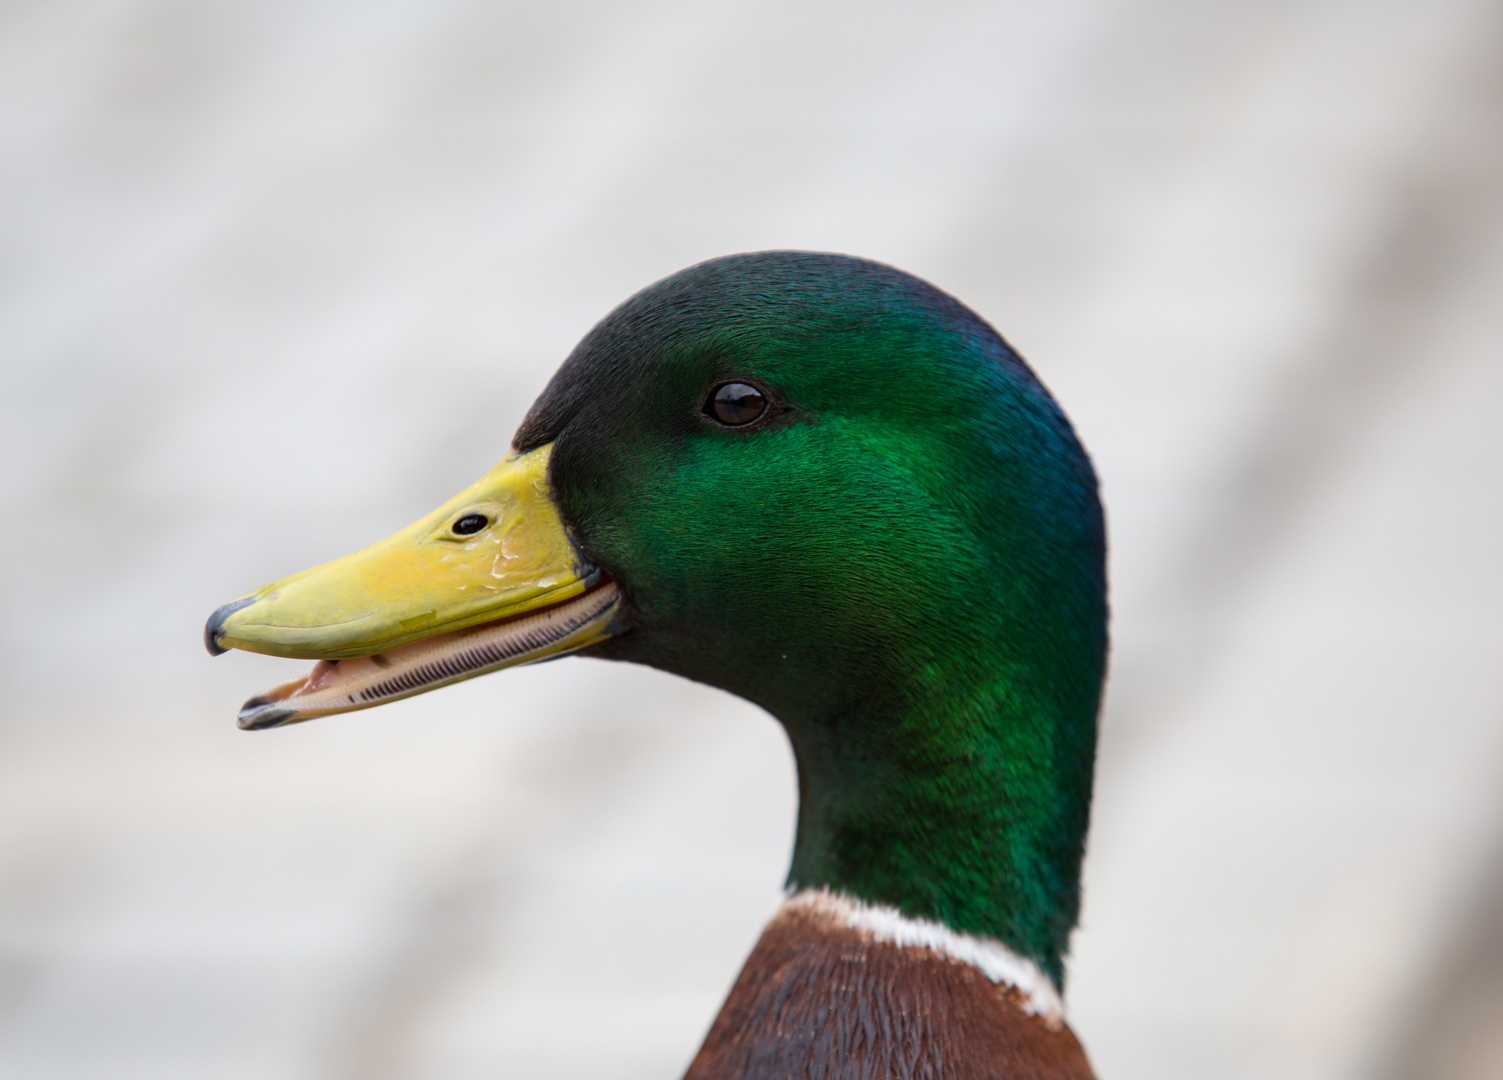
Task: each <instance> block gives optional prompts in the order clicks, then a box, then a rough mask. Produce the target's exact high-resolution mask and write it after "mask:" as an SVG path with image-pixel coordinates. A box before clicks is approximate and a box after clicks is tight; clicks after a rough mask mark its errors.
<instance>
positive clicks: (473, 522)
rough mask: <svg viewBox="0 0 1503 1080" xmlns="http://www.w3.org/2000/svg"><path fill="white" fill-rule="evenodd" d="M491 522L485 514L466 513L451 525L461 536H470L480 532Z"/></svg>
mask: <svg viewBox="0 0 1503 1080" xmlns="http://www.w3.org/2000/svg"><path fill="white" fill-rule="evenodd" d="M490 523H491V519H490V518H488V517H486V516H485V515H484V514H466V515H465V516H464V517H462V518H460V519H459V520H458V521H456V522H455V523H454V524H453V525H451V526H450V528H452V529H453V530H454V531H455V532H456V533H458V534H459V535H460V536H469V535H471V534H472V533H478V532H479V531H480V530H481V529H483V528H485V527H486V526H487V525H489V524H490Z"/></svg>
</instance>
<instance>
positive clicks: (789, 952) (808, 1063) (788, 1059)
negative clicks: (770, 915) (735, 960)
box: [684, 908, 1093, 1080]
mask: <svg viewBox="0 0 1503 1080" xmlns="http://www.w3.org/2000/svg"><path fill="white" fill-rule="evenodd" d="M806 1077H807V1078H809V1080H815V1078H818V1080H910V1078H913V1080H920V1078H922V1080H942V1078H954V1080H990V1078H993V1077H996V1078H1004V1077H1005V1078H1007V1080H1093V1074H1092V1072H1091V1066H1090V1064H1089V1063H1088V1062H1087V1061H1086V1056H1085V1052H1084V1051H1083V1050H1082V1049H1081V1047H1080V1043H1079V1042H1078V1041H1076V1039H1075V1036H1074V1034H1073V1033H1071V1031H1070V1029H1069V1028H1068V1027H1067V1026H1065V1025H1064V1024H1063V1023H1058V1022H1055V1023H1052V1024H1051V1023H1050V1022H1049V1021H1047V1020H1045V1019H1044V1018H1042V1017H1039V1016H1031V1015H1029V1014H1028V1013H1027V1012H1025V1011H1024V1009H1023V997H1022V995H1021V994H1019V993H1018V992H1017V991H1016V990H1012V989H1009V988H1006V987H1002V986H997V985H995V984H993V983H992V982H991V981H990V980H989V979H988V978H987V977H986V976H985V975H983V974H982V973H981V972H980V971H979V970H977V969H976V968H974V967H972V966H971V965H970V964H966V963H963V962H961V961H959V960H954V959H951V958H950V957H948V956H945V955H942V954H940V953H938V952H934V951H931V950H930V949H927V948H922V947H914V946H904V945H895V944H892V943H890V942H886V941H879V940H876V939H875V938H874V937H873V936H872V935H870V934H868V933H865V932H863V931H861V930H857V929H851V928H850V927H848V926H845V925H842V924H840V923H838V922H836V921H834V920H831V919H829V918H827V917H822V916H821V914H820V913H819V912H818V911H817V910H810V909H798V908H792V909H790V908H785V909H784V910H783V911H781V912H779V914H778V915H777V917H776V918H774V919H773V920H772V922H770V923H769V924H768V925H767V929H766V930H764V931H763V932H762V938H761V940H760V941H758V942H757V947H756V948H755V949H753V950H752V954H751V957H750V958H749V959H748V960H747V961H746V966H745V967H744V968H743V969H742V970H741V975H740V977H739V978H737V980H736V985H735V986H734V987H732V988H731V993H730V996H729V997H728V998H727V999H726V1002H725V1006H724V1007H723V1008H722V1009H721V1010H720V1015H719V1016H718V1017H716V1019H715V1023H714V1025H713V1026H712V1027H711V1028H710V1034H709V1036H708V1037H707V1038H706V1039H705V1043H704V1046H702V1047H701V1048H700V1051H699V1054H698V1056H697V1057H695V1059H694V1063H693V1064H692V1065H690V1066H689V1071H688V1073H687V1074H686V1075H685V1078H684V1080H794V1078H799V1080H802V1078H806Z"/></svg>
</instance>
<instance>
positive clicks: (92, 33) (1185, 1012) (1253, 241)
mask: <svg viewBox="0 0 1503 1080" xmlns="http://www.w3.org/2000/svg"><path fill="white" fill-rule="evenodd" d="M769 247H800V248H816V249H829V250H836V251H846V252H853V253H858V254H862V255H866V256H870V257H873V258H877V259H881V260H885V261H888V262H892V263H895V264H897V265H899V266H902V267H904V268H906V269H908V270H911V271H913V272H915V273H918V274H920V275H922V276H924V277H926V278H928V279H930V280H931V281H933V282H935V283H936V284H938V285H939V286H941V287H942V288H945V289H947V290H949V291H951V292H953V293H954V294H956V295H957V296H959V297H960V298H961V299H963V300H964V301H966V302H967V303H969V304H970V305H971V306H973V307H974V308H975V309H976V310H978V311H979V312H981V313H982V314H983V315H984V316H986V317H987V318H989V319H990V320H992V321H993V322H994V323H995V324H996V325H997V326H998V327H999V328H1000V329H1001V330H1002V332H1003V333H1004V334H1005V335H1006V336H1007V337H1008V338H1009V339H1011V340H1012V341H1013V343H1014V344H1016V345H1017V346H1018V348H1019V349H1020V350H1021V351H1022V352H1023V353H1024V354H1025V355H1026V356H1027V357H1029V359H1030V360H1031V362H1032V363H1033V364H1034V366H1035V367H1036V368H1037V370H1038V371H1039V372H1040V374H1041V375H1042V377H1043V378H1044V380H1045V381H1046V382H1047V383H1048V384H1049V385H1050V386H1051V387H1052V388H1053V390H1054V391H1055V393H1056V394H1057V395H1058V397H1059V398H1060V400H1061V401H1062V402H1063V404H1064V406H1065V408H1066V409H1067V411H1068V412H1069V413H1070V415H1071V416H1072V417H1073V418H1074V420H1075V422H1076V424H1077V425H1078V427H1079V429H1080V431H1081V433H1082V435H1083V437H1084V439H1085V441H1086V443H1087V444H1088V445H1089V447H1090V448H1091V450H1092V452H1093V453H1094V455H1095V459H1096V462H1097V465H1098V467H1099V470H1100V473H1101V476H1102V480H1103V485H1104V491H1105V497H1106V500H1107V503H1108V506H1109V511H1110V520H1111V527H1112V541H1113V556H1112V566H1113V575H1114V602H1115V634H1116V642H1117V645H1116V651H1115V659H1114V666H1113V673H1112V683H1111V688H1110V692H1109V697H1108V702H1107V708H1106V713H1105V716H1104V726H1103V740H1102V749H1101V759H1100V774H1099V792H1098V798H1097V802H1096V810H1095V824H1094V828H1093V831H1092V834H1091V840H1090V852H1089V858H1088V863H1087V875H1086V896H1085V916H1084V923H1083V928H1082V930H1081V931H1080V933H1079V935H1078V936H1077V938H1076V942H1075V950H1074V957H1073V960H1072V963H1071V966H1070V983H1069V1006H1070V1010H1071V1016H1072V1022H1073V1023H1074V1025H1075V1027H1076V1029H1077V1031H1078V1032H1079V1033H1080V1035H1081V1037H1082V1039H1083V1040H1084V1042H1085V1044H1086V1045H1087V1047H1088V1048H1089V1051H1090V1053H1091V1055H1092V1057H1093V1059H1094V1061H1095V1063H1096V1065H1097V1068H1098V1070H1099V1072H1100V1074H1101V1076H1102V1077H1103V1080H1130V1078H1140V1077H1141V1078H1150V1077H1151V1078H1154V1080H1165V1078H1171V1080H1172V1078H1184V1080H1200V1078H1204V1077H1218V1078H1222V1080H1242V1078H1247V1080H1252V1078H1280V1080H1304V1078H1309V1080H1317V1078H1319V1080H1338V1078H1343V1080H1344V1078H1352V1080H1358V1078H1363V1080H1368V1078H1370V1080H1409V1078H1421V1077H1423V1078H1426V1080H1453V1078H1455V1080H1459V1078H1467V1080H1482V1078H1484V1077H1485V1078H1489V1080H1496V1078H1497V1077H1499V1076H1503V629H1500V626H1503V621H1500V614H1503V570H1500V556H1503V498H1500V496H1503V355H1500V353H1503V349H1500V335H1503V6H1500V5H1499V4H1498V3H1497V2H1496V0H1425V2H1423V3H1422V2H1420V0H1403V2H1392V0H1238V2H1215V0H1211V2H1206V0H1049V2H1034V3H1000V2H996V0H985V2H974V3H960V2H936V0H929V2H926V3H922V4H920V3H902V4H899V3H883V2H872V0H866V2H863V3H848V4H847V3H832V2H827V0H800V2H797V3H782V2H775V0H774V2H761V3H746V2H726V0H643V2H636V3H598V2H597V3H588V2H581V3H570V4H562V3H561V4H544V3H538V2H533V3H498V2H480V0H381V2H374V3H370V2H368V3H338V2H319V0H299V2H297V3H288V2H281V0H270V2H267V0H263V2H259V3H248V2H242V3H209V2H194V0H30V2H26V0H13V2H9V3H5V4H4V5H3V6H0V499H3V507H4V510H3V531H0V596H3V611H0V695H3V696H0V1076H3V1077H7V1078H9V1077H16V1078H27V1080H31V1078H48V1080H50V1078H59V1080H115V1078H122V1080H123V1078H142V1080H148V1078H149V1080H173V1078H184V1080H187V1078H192V1080H201V1078H204V1077H213V1078H215V1080H241V1078H243V1080H304V1078H306V1080H419V1078H435V1080H437V1078H443V1080H468V1078H477V1080H478V1078H480V1077H518V1078H528V1080H533V1078H544V1080H547V1078H557V1080H564V1078H596V1077H609V1078H613V1080H622V1078H624V1080H636V1078H643V1080H646V1078H651V1077H674V1076H676V1075H677V1074H678V1070H680V1069H682V1068H683V1066H684V1065H685V1064H686V1062H687V1061H688V1059H689V1058H690V1056H691V1055H692V1053H693V1051H694V1050H695V1049H696V1047H697V1045H698V1042H699V1039H700V1037H701V1036H702V1034H703V1032H704V1031H705V1029H706V1027H707V1025H708V1023H709V1021H710V1019H711V1017H712V1016H713V1015H714V1013H715V1011H716V1009H717V1007H718V1005H719V1002H720V999H721V997H722V995H723V994H724V992H725V991H726V989H727V987H728V986H729V984H730V981H731V979H732V978H733V976H734V975H735V973H736V971H737V968H738V967H739V964H740V961H741V959H742V958H743V956H744V955H745V953H746V952H747V950H748V949H749V948H750V946H751V944H752V942H753V940H754V939H755V937H756V934H757V932H758V930H759V928H760V925H761V923H762V921H763V920H764V919H765V918H766V917H767V916H768V915H769V914H770V912H771V911H772V910H773V908H774V907H775V905H776V903H777V901H778V898H779V890H780V885H781V881H782V874H783V871H784V868H785V865H786V859H787V856H788V852H789V848H790V841H791V829H792V820H793V812H794V778H793V771H792V762H791V759H790V755H789V751H788V748H787V745H786V743H785V741H784V738H783V736H782V733H781V731H780V730H779V728H778V727H777V725H776V724H775V722H773V721H772V720H771V719H770V718H768V717H767V716H765V715H763V714H761V713H759V712H758V711H757V710H756V709H754V708H752V707H750V706H748V705H746V704H744V703H742V702H740V701H737V700H735V699H732V698H730V697H728V696H726V695H724V694H721V693H719V692H717V691H712V690H709V689H706V688H703V687H698V686H694V685H690V684H688V683H685V682H682V681H679V680H675V679H673V678H671V677H668V676H665V675H661V674H658V673H655V672H650V671H643V670H633V669H628V668H622V667H618V666H614V665H609V664H604V663H600V662H594V661H581V660H568V661H563V662H560V663H557V664H549V665H544V666H542V667H538V668H533V669H527V670H524V671H516V672H511V673H508V674H506V675H504V676H497V677H492V678H487V679H481V680H477V681H475V682H471V683H467V684H465V685H463V686H460V687H456V688H453V689H449V690H445V691H443V692H441V693H438V694H433V695H429V696H425V697H420V698H417V699H414V700H411V701H407V702H403V703H400V704H397V705H392V706H388V707H385V708H382V709H379V710H376V711H373V712H369V713H360V714H354V715H350V716H344V717H338V718H333V719H329V720H324V721H320V722H318V723H314V724H309V725H305V726H302V727H298V728H294V729H289V730H285V731H275V732H271V733H266V734H255V735H250V734H243V733H240V732H238V731H236V730H235V726H234V714H235V711H236V708H237V706H238V705H239V703H240V701H241V700H242V699H243V698H245V697H246V696H248V695H249V694H250V693H252V692H255V691H258V690H260V689H262V688H264V687H265V686H266V685H269V684H270V683H272V682H277V681H281V680H283V679H284V678H286V677H288V676H289V675H290V674H291V673H292V672H291V671H290V669H289V668H288V667H287V665H286V664H285V663H278V662H275V661H271V660H267V659H265V658H261V657H253V656H248V655H244V654H232V655H230V656H228V657H224V658H221V659H219V660H217V661H214V662H210V660H209V658H208V657H207V656H205V655H204V652H203V648H202V645H201V644H200V638H199V634H200V627H201V625H202V623H203V620H204V618H205V617H206V616H207V615H208V613H209V612H210V611H211V610H212V609H213V608H214V607H215V606H217V605H218V604H219V603H221V602H223V601H224V600H226V599H228V598H230V597H232V596H234V595H236V594H238V593H240V592H242V591H243V590H245V589H247V588H250V587H253V586H256V585H259V584H261V583H262V582H264V581H267V580H270V579H272V578H274V577H277V576H280V575H282V574H285V573H287V572H290V571H293V570H297V569H301V568H303V567H305V566H308V565H310V564H313V563H316V562H320V561H323V560H325V559H328V558H331V557H334V556H336V555H339V554H343V553H344V552H346V551H349V550H352V549H354V548H356V547H359V546H362V545H364V544H365V543H368V542H370V541H372V540H374V539H377V538H379V537H381V536H384V535H386V534H387V533H388V532H391V531H393V530H394V529H396V528H397V527H400V526H402V525H405V524H406V523H407V522H408V521H409V520H411V519H413V518H414V517H416V516H417V515H419V514H420V513H422V512H424V511H426V510H428V509H430V508H431V507H432V506H433V505H435V504H436V503H437V502H439V501H440V500H441V499H443V498H446V497H447V496H449V495H450V494H452V493H453V492H454V491H456V490H458V489H459V488H460V487H461V486H463V485H464V484H466V483H468V482H469V481H471V480H473V479H474V478H475V477H477V476H479V475H480V474H481V473H483V472H484V471H485V470H486V469H487V468H489V467H490V465H491V464H493V463H494V461H495V460H497V459H499V457H500V456H501V455H502V454H503V453H504V451H505V449H506V445H507V442H508V440H509V437H510V435H511V432H512V429H513V427H514V426H515V424H516V422H517V420H518V419H519V418H520V416H521V414H522V412H523V411H524V409H525V408H526V407H527V405H528V404H529V403H530V401H531V400H532V398H533V397H534V395H535V394H536V393H537V392H538V391H539V390H540V389H541V387H542V386H543V384H544V382H545V381H546V380H547V378H548V376H549V375H550V373H551V372H552V370H553V369H554V367H555V366H556V365H557V364H558V362H559V361H560V360H561V359H562V358H563V356H564V355H565V354H566V353H567V351H568V350H569V348H570V347H571V346H572V344H573V343H574V342H575V341H576V340H577V339H578V338H579V336H580V335H581V334H582V333H583V332H584V331H585V330H586V329H588V328H589V326H590V325H591V324H592V322H593V321H594V320H595V319H597V318H599V317H600V316H601V315H603V314H604V313H605V312H606V311H607V310H609V309H610V308H611V307H612V306H613V305H614V304H616V303H617V302H619V301H620V300H622V299H624V298H625V297H626V296H628V295H629V294H630V293H632V292H633V291H635V290H636V289H637V288H639V287H641V286H642V285H645V284H646V283H648V282H650V281H652V280H654V279H656V278H658V277H661V276H663V275H664V274H667V273H670V272H672V271H674V270H677V269H678V268H680V267H682V266H684V265H687V264H689V263H692V262H695V261H698V260H700V259H702V258H706V257H709V256H713V255H718V254H723V253H727V252H733V251H739V250H747V249H757V248H769Z"/></svg>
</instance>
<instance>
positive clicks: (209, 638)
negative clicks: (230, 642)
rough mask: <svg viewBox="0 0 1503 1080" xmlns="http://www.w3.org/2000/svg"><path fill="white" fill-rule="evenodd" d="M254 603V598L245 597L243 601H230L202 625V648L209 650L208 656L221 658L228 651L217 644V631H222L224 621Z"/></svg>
mask: <svg viewBox="0 0 1503 1080" xmlns="http://www.w3.org/2000/svg"><path fill="white" fill-rule="evenodd" d="M255 602H256V598H255V597H254V596H247V597H246V598H245V599H244V600H231V601H230V602H229V603H228V604H225V605H224V607H222V608H220V609H219V610H218V611H216V612H214V614H212V615H210V616H209V621H208V622H206V623H204V648H206V649H208V650H209V655H210V656H223V655H224V654H225V653H227V652H229V651H230V650H229V649H226V648H225V647H224V646H223V645H221V644H219V631H220V630H222V629H224V621H225V620H226V619H228V618H229V617H230V616H231V615H233V614H235V612H237V611H239V610H240V609H241V608H243V607H250V605H252V604H254V603H255Z"/></svg>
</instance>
